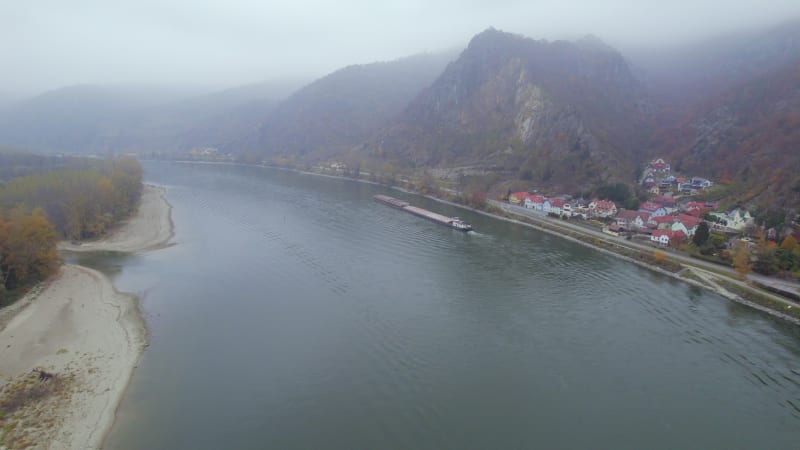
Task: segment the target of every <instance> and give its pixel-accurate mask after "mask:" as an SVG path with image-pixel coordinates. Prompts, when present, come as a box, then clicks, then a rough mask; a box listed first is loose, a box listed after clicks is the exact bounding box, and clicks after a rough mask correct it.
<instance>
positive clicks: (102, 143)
mask: <svg viewBox="0 0 800 450" xmlns="http://www.w3.org/2000/svg"><path fill="white" fill-rule="evenodd" d="M181 97H182V95H181V94H179V93H175V92H173V91H171V90H166V89H162V88H152V87H146V86H133V87H131V86H126V87H119V86H89V85H82V86H72V87H66V88H62V89H58V90H54V91H50V92H46V93H44V94H41V95H39V96H36V97H33V98H31V99H27V100H23V101H19V102H17V103H15V104H13V105H11V106H9V107H7V108H6V109H5V110H4V111H2V112H1V113H0V145H6V146H14V147H21V148H31V149H37V150H50V151H69V152H82V151H98V150H102V149H104V148H105V147H107V145H108V141H107V139H106V135H107V134H108V133H109V132H113V131H114V130H115V129H116V128H117V127H118V126H119V124H120V123H125V121H126V120H127V118H128V117H130V115H131V114H132V113H133V112H134V111H136V110H138V109H143V108H148V107H152V106H155V105H158V104H162V103H166V102H170V101H175V100H177V99H180V98H181Z"/></svg>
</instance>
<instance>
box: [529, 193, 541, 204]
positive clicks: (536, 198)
mask: <svg viewBox="0 0 800 450" xmlns="http://www.w3.org/2000/svg"><path fill="white" fill-rule="evenodd" d="M528 198H530V199H531V201H532V202H533V203H544V197H542V196H541V195H536V194H531V195H529V196H528Z"/></svg>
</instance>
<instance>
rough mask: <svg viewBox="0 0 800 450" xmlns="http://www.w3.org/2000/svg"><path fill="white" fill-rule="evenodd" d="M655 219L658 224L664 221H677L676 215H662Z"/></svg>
mask: <svg viewBox="0 0 800 450" xmlns="http://www.w3.org/2000/svg"><path fill="white" fill-rule="evenodd" d="M653 221H654V222H655V223H657V224H662V223H672V222H674V221H675V217H673V216H660V217H653Z"/></svg>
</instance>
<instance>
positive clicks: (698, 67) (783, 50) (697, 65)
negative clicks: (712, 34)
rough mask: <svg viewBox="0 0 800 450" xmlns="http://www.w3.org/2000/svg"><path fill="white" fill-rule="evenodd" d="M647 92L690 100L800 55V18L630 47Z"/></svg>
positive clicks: (669, 100)
mask: <svg viewBox="0 0 800 450" xmlns="http://www.w3.org/2000/svg"><path fill="white" fill-rule="evenodd" d="M627 56H628V57H629V59H630V60H631V61H632V62H633V64H634V65H635V67H636V68H637V69H640V70H641V74H642V78H643V81H644V82H645V83H646V85H647V87H648V89H649V90H650V92H651V93H652V94H653V95H654V96H656V97H658V98H659V99H661V100H663V101H665V102H667V103H668V104H671V105H672V106H676V105H677V106H684V107H685V106H691V105H692V104H693V103H694V102H695V101H696V100H697V99H698V98H706V97H708V96H710V95H716V94H720V93H722V92H725V91H726V90H728V89H730V88H732V87H733V86H737V85H739V84H741V83H744V82H747V81H749V80H752V79H754V78H756V77H758V76H761V75H765V74H768V73H770V72H772V71H774V70H778V69H780V68H782V67H785V66H786V65H787V64H791V63H793V62H795V61H797V60H798V58H800V20H798V19H795V20H790V21H787V22H785V23H782V24H780V25H778V26H772V27H767V28H763V29H753V30H747V31H739V32H735V33H733V32H732V33H728V34H726V35H722V36H719V37H717V38H714V39H709V40H706V41H703V42H699V43H692V44H691V45H684V46H679V47H674V48H669V49H660V50H652V49H649V50H645V49H639V50H632V51H630V52H629V53H628V54H627Z"/></svg>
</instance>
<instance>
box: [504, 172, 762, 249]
mask: <svg viewBox="0 0 800 450" xmlns="http://www.w3.org/2000/svg"><path fill="white" fill-rule="evenodd" d="M640 183H641V186H642V189H643V190H644V191H646V192H647V193H648V198H647V200H646V201H644V202H641V203H640V204H639V205H638V209H635V210H633V209H622V208H618V206H617V204H616V203H615V202H613V201H611V200H609V199H602V198H594V199H592V200H586V199H583V198H573V197H572V196H570V195H555V196H544V195H542V194H540V193H538V192H512V193H510V194H509V195H508V198H507V201H508V202H509V203H510V204H512V205H518V206H521V207H525V208H527V209H530V210H533V211H539V212H541V213H542V214H543V215H547V216H550V217H560V218H564V219H570V218H580V219H583V220H588V221H592V222H599V223H602V224H603V226H602V229H603V232H605V233H607V234H610V235H614V236H620V235H624V236H626V237H627V238H631V239H638V240H648V241H649V242H651V243H652V244H653V245H654V246H659V247H673V248H680V247H681V246H683V245H684V244H686V243H688V242H689V241H691V240H692V239H693V238H694V236H695V233H696V232H697V230H698V228H700V227H701V226H702V225H701V224H703V223H705V225H704V226H703V227H707V228H706V230H705V231H704V233H706V235H707V234H708V232H709V231H711V232H714V233H715V234H716V236H717V241H719V240H720V239H724V246H725V247H726V248H729V249H730V248H733V246H734V244H735V242H736V241H742V242H744V243H745V244H746V245H748V246H749V245H752V244H751V240H750V238H749V236H748V235H749V234H750V232H751V230H752V229H753V227H754V218H753V216H752V215H751V214H750V212H748V211H747V210H744V209H741V208H736V209H733V210H730V211H717V208H718V206H719V205H718V203H717V202H702V201H697V200H695V199H694V196H695V195H696V194H698V193H701V192H703V191H704V190H706V189H709V188H711V187H713V186H714V182H713V181H711V180H707V179H705V178H701V177H680V176H675V175H673V174H672V173H671V168H670V164H669V163H667V162H665V161H664V160H663V159H662V158H657V159H654V160H652V161H650V163H649V164H648V165H647V166H646V167H645V169H644V171H643V173H642V177H641V180H640ZM772 232H773V233H775V230H772ZM704 239H707V237H706V238H704Z"/></svg>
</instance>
